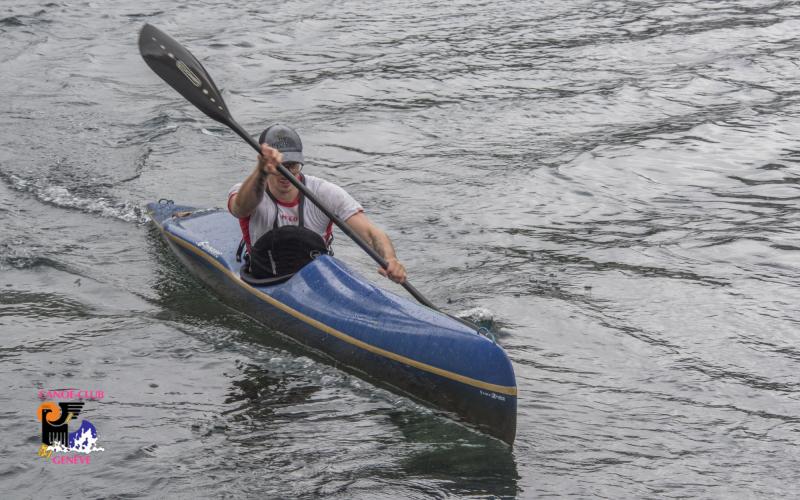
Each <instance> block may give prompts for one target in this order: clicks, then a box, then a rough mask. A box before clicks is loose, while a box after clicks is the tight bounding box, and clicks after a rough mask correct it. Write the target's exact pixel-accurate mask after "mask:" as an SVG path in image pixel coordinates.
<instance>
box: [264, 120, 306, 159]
mask: <svg viewBox="0 0 800 500" xmlns="http://www.w3.org/2000/svg"><path fill="white" fill-rule="evenodd" d="M258 143H259V144H267V145H268V146H269V147H271V148H275V149H277V150H278V151H280V152H281V155H282V156H283V162H284V163H305V161H304V160H303V142H302V141H301V140H300V136H299V135H298V134H297V132H296V131H295V130H294V129H293V128H292V127H289V126H288V125H284V124H282V123H274V124H272V125H270V126H269V127H267V128H266V129H264V131H263V132H261V137H259V138H258Z"/></svg>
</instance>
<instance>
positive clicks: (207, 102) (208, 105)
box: [139, 24, 480, 330]
mask: <svg viewBox="0 0 800 500" xmlns="http://www.w3.org/2000/svg"><path fill="white" fill-rule="evenodd" d="M139 52H141V54H142V57H143V58H144V62H146V63H147V65H148V66H150V69H152V70H153V71H155V73H156V74H157V75H158V76H160V77H161V78H162V79H163V80H164V81H165V82H167V83H168V84H169V85H170V86H171V87H172V88H174V89H175V90H177V91H178V93H179V94H181V95H182V96H183V97H185V98H186V99H187V100H188V101H189V102H191V103H192V104H194V105H195V106H196V107H197V108H198V109H199V110H200V111H202V112H203V113H205V114H206V115H208V117H209V118H211V119H213V120H215V121H218V122H220V123H222V124H224V125H227V126H228V127H229V128H230V129H231V130H233V131H234V132H236V133H237V134H238V135H239V137H241V138H242V139H244V140H245V142H247V143H248V144H250V146H252V147H253V149H255V150H256V151H258V153H259V154H260V153H261V147H260V146H259V144H258V142H256V140H255V139H253V137H252V136H250V134H248V133H247V132H245V130H244V129H243V128H242V127H241V125H239V124H238V123H236V120H234V119H233V117H232V116H231V114H230V112H229V111H228V107H227V106H226V105H225V102H224V101H223V100H222V96H221V95H220V92H219V90H218V89H217V86H216V85H215V84H214V81H213V80H212V79H211V76H209V74H208V72H207V71H206V70H205V68H203V65H202V64H200V61H198V60H197V58H195V57H194V56H193V55H192V54H191V52H189V51H188V50H186V49H185V48H184V47H183V46H182V45H181V44H180V43H178V42H176V41H175V40H173V39H172V38H171V37H170V36H169V35H167V34H166V33H164V32H162V31H160V30H159V29H157V28H155V27H154V26H152V25H150V24H145V25H144V27H143V28H142V31H141V32H140V33H139ZM278 172H280V173H281V175H283V176H284V177H286V179H288V180H289V182H291V183H292V185H293V186H294V187H296V188H297V189H299V190H300V191H301V192H302V193H303V194H304V195H305V197H306V199H308V200H310V201H311V202H312V203H313V204H314V205H316V206H317V207H319V209H320V210H322V212H323V213H324V214H325V215H326V216H328V218H329V219H330V220H332V221H333V222H334V224H336V225H337V226H338V227H339V229H341V230H342V231H343V232H344V233H345V234H346V235H347V236H349V237H350V239H352V240H353V241H355V242H356V244H357V245H358V246H360V247H361V248H362V250H364V251H365V252H367V254H368V255H369V256H370V257H372V258H373V260H375V262H377V263H378V264H379V265H380V266H381V267H382V268H384V269H386V268H387V267H388V263H387V262H386V260H385V259H384V258H383V257H381V256H380V255H379V254H378V253H377V252H376V251H375V250H373V249H372V247H370V246H369V245H368V244H367V242H365V241H364V240H363V239H362V238H361V237H360V236H359V235H358V234H356V233H355V231H353V230H352V229H351V228H350V227H349V226H348V225H347V224H345V223H344V221H342V220H341V219H340V218H339V217H337V216H336V215H335V214H333V213H332V212H331V211H330V210H328V209H327V208H326V207H325V206H324V205H322V203H320V201H319V200H318V199H317V198H316V196H314V193H312V192H311V191H309V189H308V188H307V187H306V186H305V185H303V183H302V182H300V181H298V180H297V179H296V178H295V176H294V175H292V174H291V173H290V172H289V171H288V170H287V169H286V167H284V166H283V165H278ZM402 285H403V288H405V289H406V290H408V292H409V293H410V294H411V295H412V296H414V298H415V299H417V300H418V301H419V302H420V303H421V304H423V305H425V306H427V307H429V308H431V309H433V310H435V311H439V312H442V311H440V310H439V309H438V308H437V307H436V306H434V305H433V303H431V302H430V301H429V300H428V299H426V298H425V297H424V296H423V295H422V294H421V293H419V291H417V289H416V288H414V287H413V286H411V284H410V283H409V282H408V281H407V280H406V281H405V282H404V283H402ZM444 314H446V313H444ZM448 316H450V315H448ZM450 317H451V318H453V319H455V320H457V321H460V322H461V323H463V324H465V325H467V326H469V327H470V328H474V329H476V330H480V328H479V327H478V326H477V325H474V324H472V323H470V322H469V321H467V320H465V319H463V318H458V317H456V316H450Z"/></svg>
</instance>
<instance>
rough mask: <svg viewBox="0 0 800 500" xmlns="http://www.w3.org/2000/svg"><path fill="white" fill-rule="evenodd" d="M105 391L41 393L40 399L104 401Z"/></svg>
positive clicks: (68, 390) (72, 390)
mask: <svg viewBox="0 0 800 500" xmlns="http://www.w3.org/2000/svg"><path fill="white" fill-rule="evenodd" d="M105 396H106V394H105V392H103V391H83V390H79V389H62V390H58V391H44V390H40V391H39V399H60V400H64V399H103V398H104V397H105Z"/></svg>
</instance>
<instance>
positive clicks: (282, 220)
mask: <svg viewBox="0 0 800 500" xmlns="http://www.w3.org/2000/svg"><path fill="white" fill-rule="evenodd" d="M303 177H304V178H305V181H306V187H307V188H308V189H309V190H310V191H311V192H312V193H314V196H315V197H316V198H317V199H318V200H319V201H320V202H321V203H322V204H323V206H325V208H327V209H328V210H330V211H331V212H333V213H334V214H335V215H336V216H337V217H339V218H340V219H342V220H343V221H346V220H347V219H349V218H350V217H352V216H353V215H355V214H357V213H358V212H363V211H364V208H363V207H362V206H361V204H360V203H359V202H357V201H356V200H355V199H354V198H353V197H352V196H350V194H349V193H348V192H347V191H345V190H344V189H342V188H340V187H339V186H337V185H336V184H333V183H331V182H328V181H326V180H323V179H320V178H319V177H314V176H311V175H304V176H303ZM241 187H242V183H241V182H240V183H238V184H234V186H233V187H232V188H231V189H230V191H228V211H230V209H231V205H230V203H231V197H233V195H234V194H236V193H238V192H239V189H240V188H241ZM276 201H277V203H276V202H275V201H272V198H270V197H269V195H268V194H266V193H265V194H264V198H263V199H262V200H261V203H259V204H258V206H257V207H256V209H255V211H254V212H253V213H252V214H250V217H244V218H241V219H239V224H240V225H241V226H242V233H245V232H246V233H245V240H247V235H249V237H250V238H249V239H250V243H251V244H255V242H256V241H258V239H259V238H260V237H261V236H262V235H264V234H265V233H266V232H267V231H270V230H272V227H273V224H274V223H275V217H276V212H275V209H276V208H277V210H278V211H277V217H278V219H277V220H278V227H280V226H287V225H293V226H297V225H299V223H300V216H299V213H298V209H299V206H300V198H299V195H298V198H296V199H295V200H294V201H292V202H290V203H284V202H282V201H280V200H276ZM303 205H304V209H303V225H304V226H305V227H306V228H308V229H310V230H312V231H314V232H316V233H318V234H319V235H320V236H322V237H323V239H324V240H325V243H330V240H331V234H332V233H333V222H332V221H331V220H330V219H328V216H327V215H325V214H324V213H323V212H322V210H320V209H319V208H317V206H316V205H314V203H312V202H311V201H310V200H308V199H306V200H305V201H304V202H303Z"/></svg>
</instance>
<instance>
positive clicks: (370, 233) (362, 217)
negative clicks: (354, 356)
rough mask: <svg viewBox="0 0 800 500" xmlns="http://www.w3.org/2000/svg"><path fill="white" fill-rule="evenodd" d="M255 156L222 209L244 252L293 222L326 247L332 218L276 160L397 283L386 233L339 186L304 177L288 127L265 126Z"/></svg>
mask: <svg viewBox="0 0 800 500" xmlns="http://www.w3.org/2000/svg"><path fill="white" fill-rule="evenodd" d="M258 142H259V144H261V154H260V155H259V156H258V164H257V165H256V168H255V170H254V171H253V172H252V173H251V174H250V175H249V176H248V177H247V179H245V181H244V182H241V183H238V184H236V185H234V186H233V187H232V188H231V189H230V191H229V192H228V210H229V211H230V212H231V214H233V215H234V216H235V217H237V218H238V219H239V223H240V225H241V227H242V234H243V236H244V240H245V243H246V244H247V248H248V251H250V249H251V242H253V243H254V242H257V241H258V239H259V238H260V237H261V236H262V235H264V234H266V233H267V232H269V231H270V230H272V229H277V228H278V227H281V226H285V225H295V226H297V225H299V226H301V227H305V228H307V229H310V230H312V231H314V232H316V233H318V234H319V235H320V236H321V237H322V238H323V239H324V241H325V245H330V243H331V240H332V239H333V222H332V221H331V220H330V219H329V218H328V217H327V216H326V215H325V214H324V213H323V212H322V211H321V210H320V209H319V208H317V206H316V205H314V204H313V203H305V202H304V201H305V200H304V198H305V197H304V196H303V194H302V193H301V192H300V190H298V189H297V188H296V187H294V186H293V185H292V184H291V183H290V182H289V181H288V180H287V179H286V178H285V177H283V175H281V174H280V172H278V170H277V166H278V164H279V163H282V164H283V166H284V167H286V169H287V170H289V172H290V173H291V174H292V175H294V176H295V177H296V178H297V179H298V180H299V181H300V182H302V183H304V184H305V185H306V187H307V188H308V189H310V190H311V192H313V193H314V195H315V196H316V197H317V199H318V200H319V201H320V202H322V204H323V205H324V206H325V207H326V208H327V209H328V210H330V211H331V212H333V213H334V214H336V216H338V217H339V218H340V219H341V220H343V221H345V223H346V224H347V225H348V226H350V227H351V228H352V229H353V230H354V231H355V232H356V233H357V234H358V235H359V236H361V238H362V239H363V240H364V241H366V242H367V243H368V244H369V245H370V246H371V247H372V248H373V249H374V250H375V251H376V252H378V254H379V255H380V256H381V257H383V258H384V259H385V260H386V261H387V263H388V266H387V268H386V269H379V270H378V272H379V273H380V274H382V275H383V276H386V277H388V278H389V279H391V280H392V281H395V282H397V283H403V282H404V281H405V279H406V270H405V267H404V266H403V264H402V263H400V261H399V260H398V259H397V255H396V254H395V251H394V247H393V246H392V242H391V240H390V239H389V237H388V236H387V235H386V233H385V232H383V231H382V230H381V229H380V228H378V227H377V226H376V225H375V224H373V223H372V221H370V220H369V218H367V216H366V214H364V209H363V207H362V206H361V204H359V203H358V202H357V201H356V200H355V199H354V198H353V197H352V196H350V194H349V193H347V191H345V190H344V189H342V188H341V187H339V186H337V185H335V184H333V183H331V182H328V181H325V180H323V179H320V178H318V177H313V176H310V175H304V174H302V173H300V172H301V170H302V169H303V164H304V160H303V144H302V142H301V141H300V136H299V135H298V134H297V132H295V130H294V129H292V128H291V127H288V126H286V125H282V124H279V123H276V124H274V125H271V126H269V127H268V128H267V129H266V130H264V132H262V134H261V137H260V138H259V140H258Z"/></svg>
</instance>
